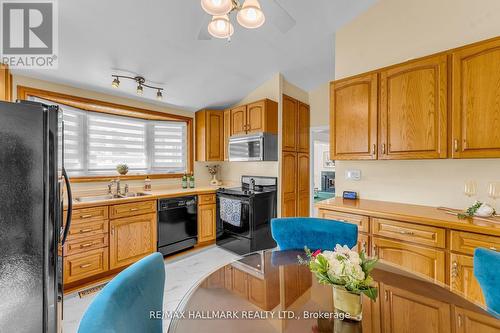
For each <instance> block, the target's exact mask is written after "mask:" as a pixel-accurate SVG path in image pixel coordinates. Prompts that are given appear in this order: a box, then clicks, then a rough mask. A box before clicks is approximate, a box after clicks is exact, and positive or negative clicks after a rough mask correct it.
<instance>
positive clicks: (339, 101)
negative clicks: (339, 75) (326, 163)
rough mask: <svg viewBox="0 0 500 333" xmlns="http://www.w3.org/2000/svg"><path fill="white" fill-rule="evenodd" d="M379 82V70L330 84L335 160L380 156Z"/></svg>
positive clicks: (331, 147) (332, 149)
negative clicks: (378, 132) (378, 137)
mask: <svg viewBox="0 0 500 333" xmlns="http://www.w3.org/2000/svg"><path fill="white" fill-rule="evenodd" d="M377 85H378V76H377V74H376V73H373V74H367V75H363V76H356V77H353V78H348V79H344V80H339V81H335V82H333V83H332V84H331V86H330V103H331V106H330V154H331V159H332V160H362V159H363V160H365V159H370V160H371V159H377V104H378V98H377V96H378V87H377Z"/></svg>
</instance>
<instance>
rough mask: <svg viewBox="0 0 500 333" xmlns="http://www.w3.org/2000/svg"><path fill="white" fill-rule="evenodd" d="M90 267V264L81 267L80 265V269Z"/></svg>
mask: <svg viewBox="0 0 500 333" xmlns="http://www.w3.org/2000/svg"><path fill="white" fill-rule="evenodd" d="M90 266H92V264H83V265H80V268H87V267H90Z"/></svg>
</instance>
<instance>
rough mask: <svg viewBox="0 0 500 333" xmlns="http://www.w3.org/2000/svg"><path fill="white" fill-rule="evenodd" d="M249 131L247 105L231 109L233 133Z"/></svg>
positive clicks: (239, 133) (238, 133)
mask: <svg viewBox="0 0 500 333" xmlns="http://www.w3.org/2000/svg"><path fill="white" fill-rule="evenodd" d="M246 133H247V106H246V105H242V106H239V107H237V108H234V109H231V135H241V134H246Z"/></svg>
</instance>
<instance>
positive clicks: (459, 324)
mask: <svg viewBox="0 0 500 333" xmlns="http://www.w3.org/2000/svg"><path fill="white" fill-rule="evenodd" d="M457 322H458V327H462V315H458V317H457Z"/></svg>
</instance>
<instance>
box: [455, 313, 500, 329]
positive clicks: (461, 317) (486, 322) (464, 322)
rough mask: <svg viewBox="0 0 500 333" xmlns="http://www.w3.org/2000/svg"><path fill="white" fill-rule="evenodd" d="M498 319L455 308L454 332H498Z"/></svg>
mask: <svg viewBox="0 0 500 333" xmlns="http://www.w3.org/2000/svg"><path fill="white" fill-rule="evenodd" d="M498 332H500V320H498V319H495V318H493V317H492V316H487V315H484V314H481V313H477V312H472V311H469V310H465V309H462V308H460V307H456V308H455V333H498Z"/></svg>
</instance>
